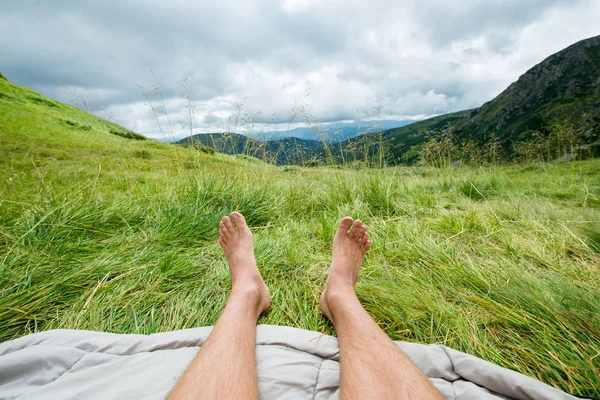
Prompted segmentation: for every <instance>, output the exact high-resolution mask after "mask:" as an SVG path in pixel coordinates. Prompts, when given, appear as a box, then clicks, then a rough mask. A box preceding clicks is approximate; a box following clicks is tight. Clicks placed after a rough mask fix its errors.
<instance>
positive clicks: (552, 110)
mask: <svg viewBox="0 0 600 400" xmlns="http://www.w3.org/2000/svg"><path fill="white" fill-rule="evenodd" d="M560 122H567V123H571V124H574V125H576V127H577V129H578V130H579V131H580V132H581V133H582V134H583V135H585V136H587V137H591V136H593V135H597V134H598V129H599V128H600V36H596V37H593V38H590V39H586V40H582V41H580V42H578V43H575V44H573V45H571V46H569V47H567V48H566V49H564V50H562V51H560V52H558V53H556V54H553V55H551V56H550V57H548V58H546V59H545V60H544V61H542V62H541V63H539V64H538V65H536V66H535V67H533V68H531V69H530V70H529V71H527V72H526V73H525V74H523V75H522V76H521V77H520V78H519V79H518V80H517V81H516V82H514V83H513V84H511V85H510V86H509V87H508V88H507V89H506V90H505V91H504V92H502V93H501V94H500V95H498V96H497V97H496V98H495V99H493V100H492V101H490V102H487V103H485V104H484V105H483V106H481V107H480V108H479V109H477V110H475V111H474V112H473V113H472V115H471V117H470V118H469V119H468V121H465V122H464V123H463V124H461V125H460V126H459V127H457V132H460V133H462V134H463V135H468V136H473V137H479V138H481V137H482V136H484V135H486V134H488V133H491V132H494V133H495V134H496V136H497V137H499V138H500V139H501V140H503V141H507V142H514V141H518V140H520V139H523V138H524V136H525V135H526V134H527V132H528V131H532V130H535V131H541V132H545V133H548V132H550V131H552V129H553V128H554V127H555V126H556V124H557V123H560ZM596 137H597V136H596Z"/></svg>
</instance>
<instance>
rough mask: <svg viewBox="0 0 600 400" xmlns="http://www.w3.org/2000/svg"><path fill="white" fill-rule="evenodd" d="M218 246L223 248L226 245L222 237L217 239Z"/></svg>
mask: <svg viewBox="0 0 600 400" xmlns="http://www.w3.org/2000/svg"><path fill="white" fill-rule="evenodd" d="M219 244H220V245H221V247H225V246H226V245H227V242H225V239H224V238H223V236H221V237H220V238H219Z"/></svg>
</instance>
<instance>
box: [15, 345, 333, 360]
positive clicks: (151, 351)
mask: <svg viewBox="0 0 600 400" xmlns="http://www.w3.org/2000/svg"><path fill="white" fill-rule="evenodd" d="M34 346H57V347H66V348H68V349H75V350H79V351H82V352H84V353H86V354H103V355H107V356H114V357H131V356H135V355H137V354H144V353H154V352H157V351H171V350H181V349H192V348H194V347H198V348H201V347H202V345H195V346H182V347H177V348H158V349H154V350H144V351H136V352H135V353H131V354H126V353H125V354H124V353H121V354H118V353H109V352H104V351H95V350H91V351H89V350H84V349H82V348H80V347H77V346H69V345H65V344H58V343H38V344H34V345H32V346H31V347H34ZM256 346H257V347H258V346H261V347H264V346H269V347H282V348H285V349H290V350H295V351H299V352H302V353H306V354H310V355H312V356H314V357H318V358H321V359H323V360H331V361H335V362H339V360H337V359H336V355H337V353H336V354H335V355H333V356H321V355H319V354H315V353H312V352H310V351H307V350H303V349H298V348H296V347H293V346H286V345H284V344H270V343H264V344H256ZM20 350H23V349H20ZM20 350H18V351H20Z"/></svg>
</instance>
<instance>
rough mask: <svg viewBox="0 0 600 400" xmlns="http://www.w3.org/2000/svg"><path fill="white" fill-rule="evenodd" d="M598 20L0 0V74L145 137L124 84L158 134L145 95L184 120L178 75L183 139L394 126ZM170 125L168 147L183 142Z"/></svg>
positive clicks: (529, 11)
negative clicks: (191, 119)
mask: <svg viewBox="0 0 600 400" xmlns="http://www.w3.org/2000/svg"><path fill="white" fill-rule="evenodd" d="M599 18H600V3H599V2H597V1H595V0H575V1H567V0H551V1H548V0H529V1H522V0H487V1H479V0H464V1H462V2H460V3H457V2H451V3H450V2H448V1H445V0H422V1H417V0H412V1H405V2H392V1H383V0H374V1H370V2H352V1H349V0H348V1H342V0H332V1H316V0H283V1H279V2H256V1H230V2H214V1H192V0H172V1H169V2H164V1H158V0H151V1H148V0H144V1H142V0H135V1H128V2H123V1H117V0H105V1H102V2H98V1H94V0H81V1H74V0H72V1H67V0H58V1H51V0H45V1H44V0H39V1H35V2H34V1H16V0H9V1H6V2H4V3H3V5H2V13H1V14H0V46H1V49H2V55H1V56H0V71H1V72H2V73H3V74H4V75H5V76H7V77H8V78H9V79H11V80H12V81H13V82H15V83H17V84H20V85H24V86H28V87H32V88H33V89H34V90H38V91H40V92H42V93H44V94H46V95H48V96H51V97H54V98H57V99H59V100H61V101H72V102H74V103H76V102H77V101H78V99H86V100H87V101H88V102H89V108H90V110H91V111H92V112H94V113H96V114H98V115H101V116H103V117H106V118H111V119H114V120H116V121H117V122H119V123H121V124H123V125H125V126H127V127H129V128H131V129H135V130H137V131H139V132H141V133H143V134H147V135H150V136H154V137H158V138H161V136H164V135H165V132H164V129H163V133H160V130H159V128H158V126H157V123H156V121H155V118H154V115H153V114H152V112H151V111H150V109H149V107H148V105H147V104H146V103H145V101H144V97H143V96H142V91H141V90H140V88H139V87H137V86H136V85H142V86H143V87H145V88H146V90H147V91H148V92H149V93H150V96H151V99H152V101H154V102H157V104H158V103H160V106H159V107H157V109H158V112H159V115H158V117H159V120H160V121H161V125H163V128H164V127H165V126H167V125H166V116H165V115H164V109H163V107H162V101H161V98H160V97H158V96H156V93H155V91H154V90H153V86H154V85H156V84H157V83H158V84H160V88H161V89H160V91H161V94H162V100H164V106H165V108H166V110H167V112H168V114H169V117H170V119H171V120H173V121H185V120H186V119H187V118H186V117H185V115H186V112H187V111H186V109H185V107H186V104H187V101H186V99H185V97H186V95H187V91H186V90H185V89H184V88H183V87H182V81H183V79H184V78H187V82H188V84H189V85H188V87H189V88H190V89H191V98H192V100H193V105H194V113H195V117H196V118H195V129H196V131H205V132H206V131H215V130H223V129H226V128H231V126H232V119H235V116H236V115H238V114H239V115H243V120H244V123H245V124H246V126H247V127H255V128H256V127H257V126H260V127H261V128H260V129H263V127H265V126H267V127H269V129H270V128H273V127H277V126H279V125H278V124H280V125H281V126H286V127H287V125H289V123H290V122H292V123H297V122H302V118H303V117H301V116H300V115H298V114H300V113H298V110H299V108H302V109H303V110H305V111H306V112H307V113H309V114H310V115H311V118H312V119H314V120H316V121H335V120H342V119H355V118H357V117H360V116H363V117H370V116H373V113H374V111H373V107H374V106H380V107H381V114H382V117H384V118H385V117H388V118H408V117H416V116H427V115H432V114H439V113H445V112H450V111H455V110H459V109H465V108H471V107H476V106H479V105H481V104H482V103H483V102H485V101H487V100H490V99H491V98H492V97H493V96H495V95H497V94H498V93H499V92H500V91H502V90H503V89H504V88H506V87H507V86H508V85H509V84H510V83H511V82H512V81H514V80H515V79H517V78H518V77H519V75H521V74H522V73H524V72H525V71H526V70H527V69H528V68H530V67H532V66H533V65H535V64H536V63H538V62H540V61H541V60H542V59H543V58H545V57H547V56H549V55H550V54H552V53H554V52H556V51H558V50H560V49H562V48H564V47H566V46H568V45H569V44H571V43H573V42H575V41H577V40H581V39H584V38H586V37H590V36H594V35H597V34H599V33H600V30H599V29H598V28H596V25H597V24H596V22H597V20H598V19H599ZM150 71H153V72H154V74H155V76H153V75H152V74H151V72H150ZM59 81H60V82H64V84H66V85H67V86H68V87H69V88H70V90H65V89H64V88H63V87H62V86H61V84H60V83H59ZM307 94H309V96H308V97H306V95H307ZM244 99H245V100H244ZM240 105H242V106H241V109H240ZM173 125H174V128H173V131H174V132H173V136H181V135H184V134H185V133H187V132H189V127H186V126H184V125H185V124H179V123H177V122H176V123H174V124H173ZM168 134H169V135H171V132H168Z"/></svg>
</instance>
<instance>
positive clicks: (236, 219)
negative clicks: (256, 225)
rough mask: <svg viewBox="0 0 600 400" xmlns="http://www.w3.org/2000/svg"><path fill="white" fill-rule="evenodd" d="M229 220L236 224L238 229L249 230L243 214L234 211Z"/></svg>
mask: <svg viewBox="0 0 600 400" xmlns="http://www.w3.org/2000/svg"><path fill="white" fill-rule="evenodd" d="M229 218H231V219H232V220H233V223H235V226H236V227H237V228H238V229H248V224H246V218H244V216H243V215H242V213H240V212H237V211H234V212H232V213H231V214H229Z"/></svg>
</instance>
